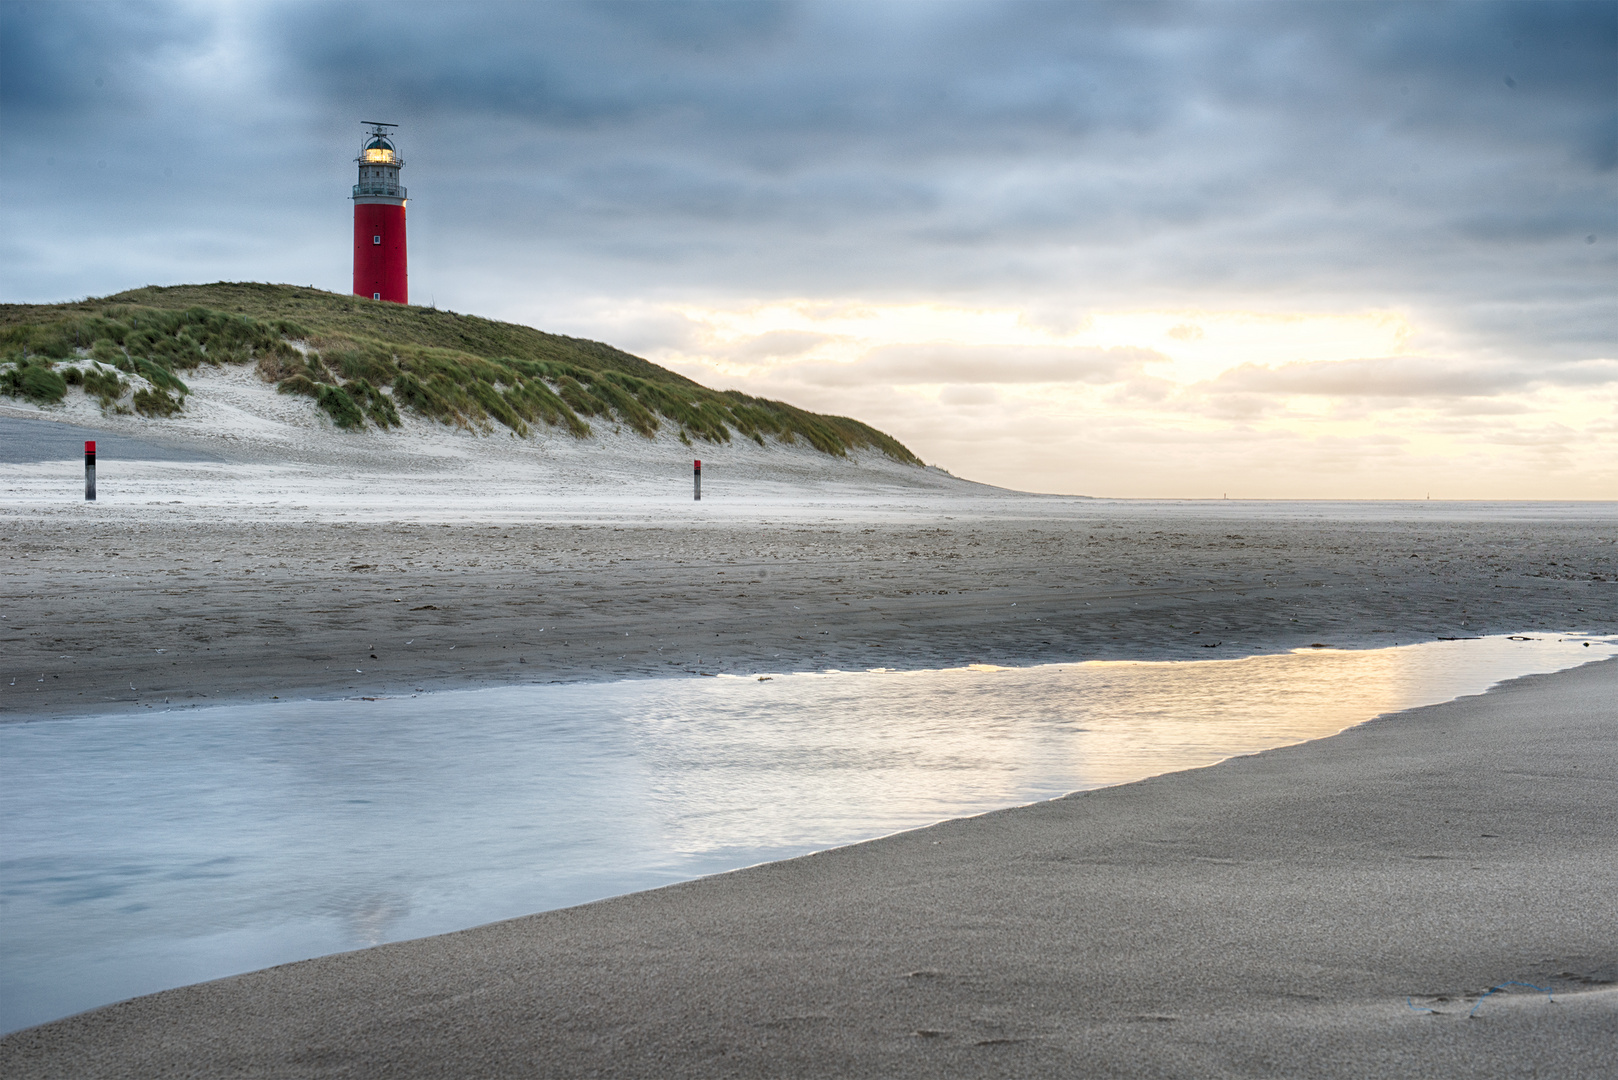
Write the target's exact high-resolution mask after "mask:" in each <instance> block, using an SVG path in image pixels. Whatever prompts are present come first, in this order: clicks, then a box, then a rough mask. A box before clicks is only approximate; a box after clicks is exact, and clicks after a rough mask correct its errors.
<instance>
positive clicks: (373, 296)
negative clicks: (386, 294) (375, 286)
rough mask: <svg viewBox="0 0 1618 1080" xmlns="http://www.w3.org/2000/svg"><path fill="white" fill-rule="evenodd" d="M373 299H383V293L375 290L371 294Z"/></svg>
mask: <svg viewBox="0 0 1618 1080" xmlns="http://www.w3.org/2000/svg"><path fill="white" fill-rule="evenodd" d="M371 299H372V300H380V299H382V294H381V293H379V292H374V293H372V294H371Z"/></svg>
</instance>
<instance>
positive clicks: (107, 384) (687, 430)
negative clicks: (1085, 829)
mask: <svg viewBox="0 0 1618 1080" xmlns="http://www.w3.org/2000/svg"><path fill="white" fill-rule="evenodd" d="M202 364H255V365H256V366H257V369H258V372H259V374H260V375H261V376H263V378H264V379H265V380H266V381H269V382H273V383H274V384H275V385H276V388H277V389H279V390H280V391H282V392H283V393H289V394H302V395H306V396H308V397H310V398H312V399H313V400H314V402H315V404H316V405H318V406H319V407H320V408H322V409H324V410H325V411H326V412H327V413H328V414H329V415H330V416H331V418H332V420H333V421H334V422H335V423H337V424H338V425H339V426H341V427H347V428H356V429H363V428H365V427H367V426H369V425H375V426H378V427H383V428H386V427H390V426H393V425H395V424H397V423H398V422H399V412H398V410H399V409H401V408H403V409H409V410H412V411H414V412H417V413H419V414H420V415H422V416H426V417H429V418H431V419H434V420H437V421H439V422H442V423H445V424H453V425H458V426H463V427H468V428H472V429H477V430H489V429H491V428H492V427H493V425H495V424H503V425H505V426H506V427H508V428H510V429H511V430H513V431H515V432H516V433H518V434H519V435H526V434H527V433H528V431H529V425H531V424H535V423H545V424H549V425H553V426H559V427H566V428H567V429H568V430H569V431H571V432H572V433H573V434H575V435H577V436H580V437H584V436H587V435H589V434H590V431H591V427H590V420H591V419H600V420H605V421H607V422H610V423H621V424H624V425H626V426H628V427H631V428H633V429H634V430H636V431H638V432H640V433H641V434H642V435H645V436H646V437H648V438H650V437H652V436H653V435H655V434H656V433H657V432H658V431H660V430H662V429H663V427H664V425H670V426H671V427H672V428H673V429H674V430H675V431H676V432H677V433H678V435H679V437H680V438H681V439H682V440H684V441H686V442H687V443H689V442H690V441H691V440H692V439H700V440H703V441H707V442H711V443H725V442H729V441H730V440H731V438H732V435H733V433H734V434H740V435H741V436H742V437H744V438H750V439H753V440H754V441H756V442H758V443H759V444H760V445H763V443H764V439H765V437H766V436H774V437H775V438H777V439H780V440H782V441H784V442H796V441H798V440H799V439H802V440H805V441H807V442H808V443H809V444H810V445H812V446H814V447H815V448H817V449H819V450H821V451H823V452H825V453H828V454H836V455H839V456H841V455H845V454H846V453H847V452H848V451H849V450H851V449H854V448H856V447H873V448H875V449H878V450H881V451H882V452H883V453H885V454H887V455H888V456H889V457H891V458H893V459H895V460H897V461H902V462H907V463H910V464H917V465H919V464H920V463H921V462H920V460H919V459H918V458H917V457H916V456H915V455H914V454H912V453H911V452H910V451H909V450H907V449H906V448H905V447H904V446H903V445H902V444H901V443H899V442H898V440H896V439H894V438H892V437H891V436H888V435H885V434H883V433H882V432H880V431H877V430H876V429H875V428H873V427H870V426H869V425H866V424H862V423H860V422H859V421H858V420H851V419H849V418H848V417H843V416H824V415H821V414H818V413H811V412H807V411H805V410H803V409H799V408H796V407H794V406H792V405H788V404H786V403H784V402H780V401H770V400H767V399H764V398H755V397H750V396H748V395H746V394H742V393H739V392H737V391H734V390H726V391H716V390H710V389H708V388H707V387H704V386H701V385H699V384H698V383H695V382H692V381H691V380H690V379H687V378H685V377H684V376H682V375H677V374H675V373H674V372H672V371H669V370H668V369H666V368H661V367H658V366H657V365H656V364H654V363H652V362H651V361H649V360H643V359H641V358H640V357H638V356H633V355H631V354H630V353H626V352H624V351H623V350H621V349H615V348H613V347H612V346H611V345H604V344H602V343H601V342H598V341H588V340H585V339H583V338H573V337H565V336H563V335H560V334H547V333H544V332H542V331H539V330H534V329H532V328H530V327H527V326H518V325H517V324H515V323H504V322H496V321H494V320H492V319H480V318H478V317H476V316H473V315H459V314H456V313H455V312H452V311H441V310H438V309H436V308H424V307H410V306H405V305H401V304H390V303H385V302H382V301H377V300H367V299H365V298H363V297H358V296H345V295H342V294H339V293H329V292H323V291H321V290H319V289H309V288H302V287H299V286H293V285H259V284H254V283H247V282H219V283H217V284H213V285H176V286H172V287H168V288H155V287H154V288H145V289H132V290H130V291H129V292H123V293H118V294H117V295H115V296H106V297H100V298H96V299H89V300H84V301H81V302H78V303H71V304H4V305H0V393H5V394H9V395H11V396H15V397H25V398H28V399H30V400H34V401H38V402H42V403H50V402H53V401H60V400H61V399H62V398H63V397H64V396H65V395H66V393H67V392H68V388H69V386H78V387H80V388H82V389H83V391H84V392H85V393H87V394H90V395H92V396H95V397H98V398H99V399H100V400H101V402H102V406H103V408H106V409H112V410H116V409H134V410H136V411H138V412H142V413H144V414H146V415H151V416H164V415H170V414H172V413H175V412H178V411H180V410H182V409H183V408H184V407H185V398H186V395H187V394H188V393H189V392H190V390H189V387H187V386H186V384H185V381H184V378H183V375H184V373H185V372H187V371H190V370H193V369H195V368H197V367H198V366H200V365H202ZM126 399H127V401H128V404H127V405H126V404H124V402H125V400H126Z"/></svg>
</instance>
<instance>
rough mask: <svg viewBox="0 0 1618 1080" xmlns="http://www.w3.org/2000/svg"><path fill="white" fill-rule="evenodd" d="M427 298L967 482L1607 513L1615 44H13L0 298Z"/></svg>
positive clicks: (25, 12)
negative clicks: (368, 259)
mask: <svg viewBox="0 0 1618 1080" xmlns="http://www.w3.org/2000/svg"><path fill="white" fill-rule="evenodd" d="M362 120H385V121H391V122H395V123H398V124H399V125H400V127H399V133H398V145H399V149H400V153H401V155H402V156H403V157H404V159H405V162H406V164H405V168H404V170H403V180H404V182H405V184H406V185H407V186H408V188H409V189H410V196H411V201H410V205H409V228H410V274H411V282H410V289H411V299H412V301H413V302H415V303H423V304H425V303H433V304H436V305H437V306H439V307H443V308H450V309H453V310H456V311H461V312H465V313H470V314H476V315H484V316H488V317H492V318H499V319H507V320H511V321H514V322H521V323H525V324H528V325H531V326H537V327H539V328H541V329H545V330H550V331H554V332H559V333H567V334H575V335H579V336H584V337H590V338H595V339H598V340H602V341H607V342H610V343H612V344H614V345H617V346H619V347H621V348H625V349H628V350H630V351H631V352H635V353H637V354H639V355H642V356H645V357H647V358H649V359H651V360H654V361H656V362H658V363H660V364H663V365H665V366H667V367H670V368H672V369H674V370H676V371H679V372H681V373H683V374H686V375H689V376H691V377H692V378H695V379H697V380H698V381H700V382H703V383H705V384H707V385H711V386H715V387H718V388H722V389H726V388H734V389H738V390H743V391H746V392H748V393H753V394H758V395H761V396H767V397H772V398H778V399H782V400H786V401H790V402H793V403H794V404H798V405H801V406H804V407H807V408H811V409H815V410H817V411H825V412H833V413H838V414H842V415H848V416H854V417H857V418H859V419H861V420H864V421H866V422H867V423H870V424H873V425H875V426H877V427H879V428H881V429H883V430H884V431H887V432H889V433H891V434H892V435H894V436H896V437H897V438H899V439H900V440H901V441H903V442H904V443H905V444H906V445H907V446H909V447H910V448H911V449H912V450H914V451H915V452H916V453H917V454H919V455H920V456H921V457H922V458H923V459H924V460H926V461H927V462H929V463H931V464H936V465H939V466H942V467H943V468H946V469H949V470H950V471H951V472H953V473H955V474H956V475H959V476H965V477H969V478H971V479H974V480H981V481H984V482H988V483H995V484H1001V485H1005V486H1009V487H1015V488H1020V489H1023V490H1033V491H1048V492H1059V493H1067V494H1088V495H1105V496H1140V497H1172V498H1180V497H1185V498H1221V497H1224V496H1227V495H1228V496H1229V497H1230V498H1232V499H1237V498H1259V497H1262V498H1403V499H1410V498H1414V499H1420V498H1425V497H1428V496H1431V497H1432V498H1434V499H1457V498H1497V499H1545V498H1572V499H1613V498H1618V187H1615V182H1618V3H1612V2H1601V3H1572V4H1559V3H1527V4H1491V3H1461V4H1423V3H1399V4H1386V5H1384V4H1377V3H1349V4H1332V3H1283V2H1272V3H1259V4H1243V3H1208V4H1196V3H1191V4H1186V3H1170V4H1155V3H1129V4H1074V3H1050V2H1042V3H1026V4H1025V3H1007V2H997V3H943V2H939V3H922V2H906V3H880V2H869V0H861V2H858V3H853V2H850V3H830V2H825V3H808V4H797V3H785V4H775V3H754V2H748V3H703V4H685V3H590V4H572V3H546V4H477V3H454V4H412V3H398V2H395V3H387V4H376V5H371V4H351V3H334V2H326V3H312V4H302V3H278V4H252V3H231V4H217V3H215V4H201V3H177V4H174V3H151V4H118V3H93V4H92V3H85V4H79V3H45V4H34V3H15V2H6V3H3V4H0V300H3V301H6V302H46V301H59V300H66V299H76V298H79V297H84V296H98V295H107V294H110V293H113V292H117V291H120V290H123V289H127V288H133V287H137V286H141V285H147V284H158V285H161V284H180V283H187V282H206V281H216V280H245V281H272V282H288V283H293V284H299V285H315V286H318V287H321V288H326V289H332V290H334V291H339V292H347V291H349V287H350V272H351V266H350V259H351V250H352V248H351V229H352V226H351V221H352V213H353V211H352V209H351V203H350V202H349V200H348V195H349V186H350V185H351V184H352V183H353V182H354V178H355V164H354V160H353V159H354V157H355V155H356V154H357V152H358V150H359V145H360V138H361V133H362V127H361V124H360V121H362Z"/></svg>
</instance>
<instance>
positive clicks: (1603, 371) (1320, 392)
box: [1198, 356, 1618, 398]
mask: <svg viewBox="0 0 1618 1080" xmlns="http://www.w3.org/2000/svg"><path fill="white" fill-rule="evenodd" d="M1614 383H1618V360H1588V361H1584V362H1576V363H1563V364H1557V365H1554V366H1549V367H1546V366H1529V365H1523V364H1517V365H1508V364H1502V363H1478V362H1468V361H1460V360H1443V359H1433V358H1430V357H1421V356H1386V357H1377V358H1373V359H1363V360H1338V361H1330V362H1319V363H1296V364H1282V365H1280V366H1277V367H1266V366H1263V365H1259V364H1243V365H1241V366H1240V367H1235V368H1232V369H1230V370H1229V371H1226V372H1224V373H1222V374H1221V375H1219V376H1218V377H1217V378H1215V379H1212V380H1210V381H1208V382H1207V383H1204V384H1202V385H1201V386H1200V387H1198V389H1200V390H1202V391H1203V392H1206V393H1212V394H1237V395H1251V394H1266V395H1294V394H1303V395H1316V396H1322V397H1382V398H1456V397H1462V398H1465V397H1494V396H1498V395H1501V394H1510V393H1515V392H1519V391H1523V390H1528V389H1531V388H1535V387H1542V386H1556V387H1594V386H1604V385H1610V384H1614Z"/></svg>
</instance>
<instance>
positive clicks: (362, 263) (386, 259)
mask: <svg viewBox="0 0 1618 1080" xmlns="http://www.w3.org/2000/svg"><path fill="white" fill-rule="evenodd" d="M365 123H366V124H369V125H370V127H371V130H370V131H369V132H368V133H367V134H366V136H365V146H364V147H363V148H362V149H361V150H360V156H359V157H358V158H357V159H355V160H357V161H358V162H359V164H360V182H359V183H357V184H355V185H354V295H355V296H369V297H370V298H371V299H373V300H391V301H393V302H394V303H395V304H408V303H409V302H410V275H409V274H408V273H407V271H406V269H405V189H404V188H403V187H401V186H400V185H399V169H400V168H401V167H403V165H404V159H403V158H401V157H400V156H399V154H398V152H397V151H396V150H395V149H394V147H393V138H392V136H391V135H389V134H388V129H389V128H393V127H398V126H399V125H398V124H379V123H377V122H376V121H375V120H367V121H365Z"/></svg>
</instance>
